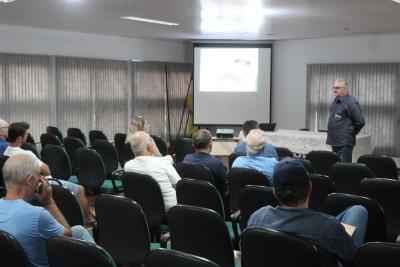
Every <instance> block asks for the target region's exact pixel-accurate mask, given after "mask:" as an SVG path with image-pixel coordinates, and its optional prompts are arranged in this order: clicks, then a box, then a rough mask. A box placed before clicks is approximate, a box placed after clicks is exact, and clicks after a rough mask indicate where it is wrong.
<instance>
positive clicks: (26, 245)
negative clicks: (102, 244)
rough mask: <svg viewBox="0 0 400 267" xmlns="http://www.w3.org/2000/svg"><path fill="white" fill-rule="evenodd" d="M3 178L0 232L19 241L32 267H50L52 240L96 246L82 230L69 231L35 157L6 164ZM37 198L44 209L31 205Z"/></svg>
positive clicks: (22, 156) (26, 157)
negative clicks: (70, 239)
mask: <svg viewBox="0 0 400 267" xmlns="http://www.w3.org/2000/svg"><path fill="white" fill-rule="evenodd" d="M3 177H4V182H5V184H6V187H7V194H6V196H5V197H4V198H2V199H0V230H3V231H6V232H8V233H10V234H11V235H13V236H14V237H15V238H16V239H17V240H18V242H19V243H20V244H21V246H22V247H23V249H24V251H25V253H26V255H27V258H28V261H29V262H30V263H31V264H32V265H33V266H41V267H42V266H43V267H46V266H49V263H48V259H47V240H48V239H50V238H51V237H53V236H63V235H64V236H72V237H74V238H78V239H82V240H85V241H89V242H94V241H93V239H92V237H91V236H90V234H89V233H88V232H87V231H86V230H85V229H84V228H83V227H82V226H74V227H72V228H70V227H69V225H68V222H67V221H66V220H65V218H64V216H63V215H62V213H61V212H60V210H59V209H58V207H57V205H56V203H55V202H54V200H53V197H52V191H51V185H50V184H49V182H48V181H47V179H45V178H44V177H42V176H40V170H39V166H38V165H37V163H36V162H35V160H34V159H33V158H32V157H29V156H28V155H22V154H21V155H16V156H13V157H10V158H9V159H8V160H7V161H6V163H5V164H4V167H3ZM39 186H41V191H40V193H39V191H38V188H39ZM35 194H36V195H38V198H39V199H40V202H41V204H42V206H43V207H36V206H32V205H31V204H29V203H28V201H29V200H31V199H32V198H33V196H34V195H35Z"/></svg>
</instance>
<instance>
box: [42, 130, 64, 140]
mask: <svg viewBox="0 0 400 267" xmlns="http://www.w3.org/2000/svg"><path fill="white" fill-rule="evenodd" d="M46 133H48V134H52V135H55V136H57V137H58V139H59V140H60V141H61V143H62V142H63V140H64V137H63V134H62V133H61V131H60V130H59V129H58V128H57V127H54V126H47V127H46Z"/></svg>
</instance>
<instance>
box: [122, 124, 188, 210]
mask: <svg viewBox="0 0 400 267" xmlns="http://www.w3.org/2000/svg"><path fill="white" fill-rule="evenodd" d="M129 138H130V139H129V142H130V144H131V147H132V150H133V153H135V158H134V159H132V160H130V161H128V162H126V163H125V166H124V170H125V171H126V172H136V173H140V174H146V175H149V176H151V177H153V178H154V179H155V180H156V181H157V182H158V183H159V184H160V188H161V193H162V195H163V198H164V205H165V210H166V211H168V210H169V208H171V207H172V206H175V205H176V204H177V201H176V191H175V185H176V183H177V182H178V181H179V180H180V179H181V178H180V177H179V174H178V173H177V172H176V170H175V168H174V166H173V165H172V164H173V160H172V157H171V156H170V155H167V156H165V157H155V156H154V147H155V144H154V142H153V141H152V140H153V139H152V138H151V137H150V135H149V134H148V133H146V132H143V131H137V132H136V133H134V134H132V135H130V137H129Z"/></svg>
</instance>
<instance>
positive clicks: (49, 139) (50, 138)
mask: <svg viewBox="0 0 400 267" xmlns="http://www.w3.org/2000/svg"><path fill="white" fill-rule="evenodd" d="M40 144H41V146H42V149H44V148H46V146H47V145H50V144H51V145H57V146H62V144H61V141H60V139H58V137H57V136H55V135H52V134H48V133H43V134H41V135H40Z"/></svg>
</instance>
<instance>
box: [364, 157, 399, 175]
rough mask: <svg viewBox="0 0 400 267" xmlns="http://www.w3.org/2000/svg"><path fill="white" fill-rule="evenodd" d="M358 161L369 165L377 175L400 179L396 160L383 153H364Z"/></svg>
mask: <svg viewBox="0 0 400 267" xmlns="http://www.w3.org/2000/svg"><path fill="white" fill-rule="evenodd" d="M357 162H358V163H364V164H365V165H367V166H368V168H370V169H371V171H372V172H373V173H374V176H375V177H382V178H389V179H394V180H398V174H397V166H396V162H395V161H394V160H393V159H392V158H390V157H386V156H383V155H362V156H361V157H359V158H358V160H357Z"/></svg>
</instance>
